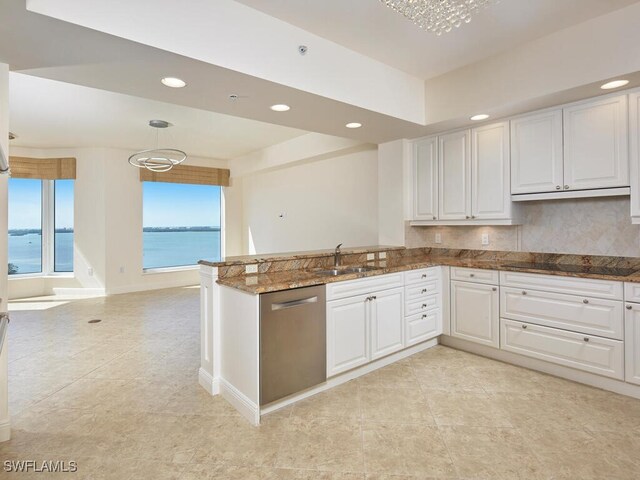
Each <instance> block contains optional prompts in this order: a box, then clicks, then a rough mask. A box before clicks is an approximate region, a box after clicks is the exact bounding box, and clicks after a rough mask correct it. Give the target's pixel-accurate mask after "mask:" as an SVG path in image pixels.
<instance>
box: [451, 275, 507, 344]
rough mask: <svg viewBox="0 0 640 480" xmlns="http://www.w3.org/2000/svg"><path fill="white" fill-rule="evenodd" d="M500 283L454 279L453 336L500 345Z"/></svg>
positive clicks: (452, 303)
mask: <svg viewBox="0 0 640 480" xmlns="http://www.w3.org/2000/svg"><path fill="white" fill-rule="evenodd" d="M499 327H500V314H499V295H498V287H497V286H496V285H486V284H481V283H471V282H459V281H451V336H452V337H457V338H461V339H464V340H467V341H470V342H475V343H480V344H483V345H488V346H490V347H495V348H499V347H500V331H499Z"/></svg>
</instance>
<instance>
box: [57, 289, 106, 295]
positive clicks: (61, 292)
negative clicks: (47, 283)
mask: <svg viewBox="0 0 640 480" xmlns="http://www.w3.org/2000/svg"><path fill="white" fill-rule="evenodd" d="M51 290H52V291H53V293H54V295H64V296H69V297H104V296H105V295H106V292H105V290H104V288H82V287H77V288H64V287H61V288H52V289H51Z"/></svg>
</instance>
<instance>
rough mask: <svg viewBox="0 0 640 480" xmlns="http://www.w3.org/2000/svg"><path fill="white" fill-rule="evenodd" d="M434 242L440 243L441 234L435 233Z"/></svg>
mask: <svg viewBox="0 0 640 480" xmlns="http://www.w3.org/2000/svg"><path fill="white" fill-rule="evenodd" d="M435 242H436V243H442V234H441V233H436V238H435Z"/></svg>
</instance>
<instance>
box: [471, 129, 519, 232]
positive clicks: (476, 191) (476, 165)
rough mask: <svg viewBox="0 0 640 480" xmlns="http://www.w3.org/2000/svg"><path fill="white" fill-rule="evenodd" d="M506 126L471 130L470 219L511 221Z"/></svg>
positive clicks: (507, 133)
mask: <svg viewBox="0 0 640 480" xmlns="http://www.w3.org/2000/svg"><path fill="white" fill-rule="evenodd" d="M509 168H510V167H509V122H499V123H492V124H490V125H484V126H482V127H478V128H474V129H472V130H471V218H473V219H478V220H493V219H509V218H511V194H510V187H509V185H510V175H509Z"/></svg>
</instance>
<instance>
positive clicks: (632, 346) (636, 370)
mask: <svg viewBox="0 0 640 480" xmlns="http://www.w3.org/2000/svg"><path fill="white" fill-rule="evenodd" d="M625 320H626V325H625V337H624V350H625V380H626V381H627V382H629V383H635V384H637V385H640V304H637V303H627V309H626V310H625Z"/></svg>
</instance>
